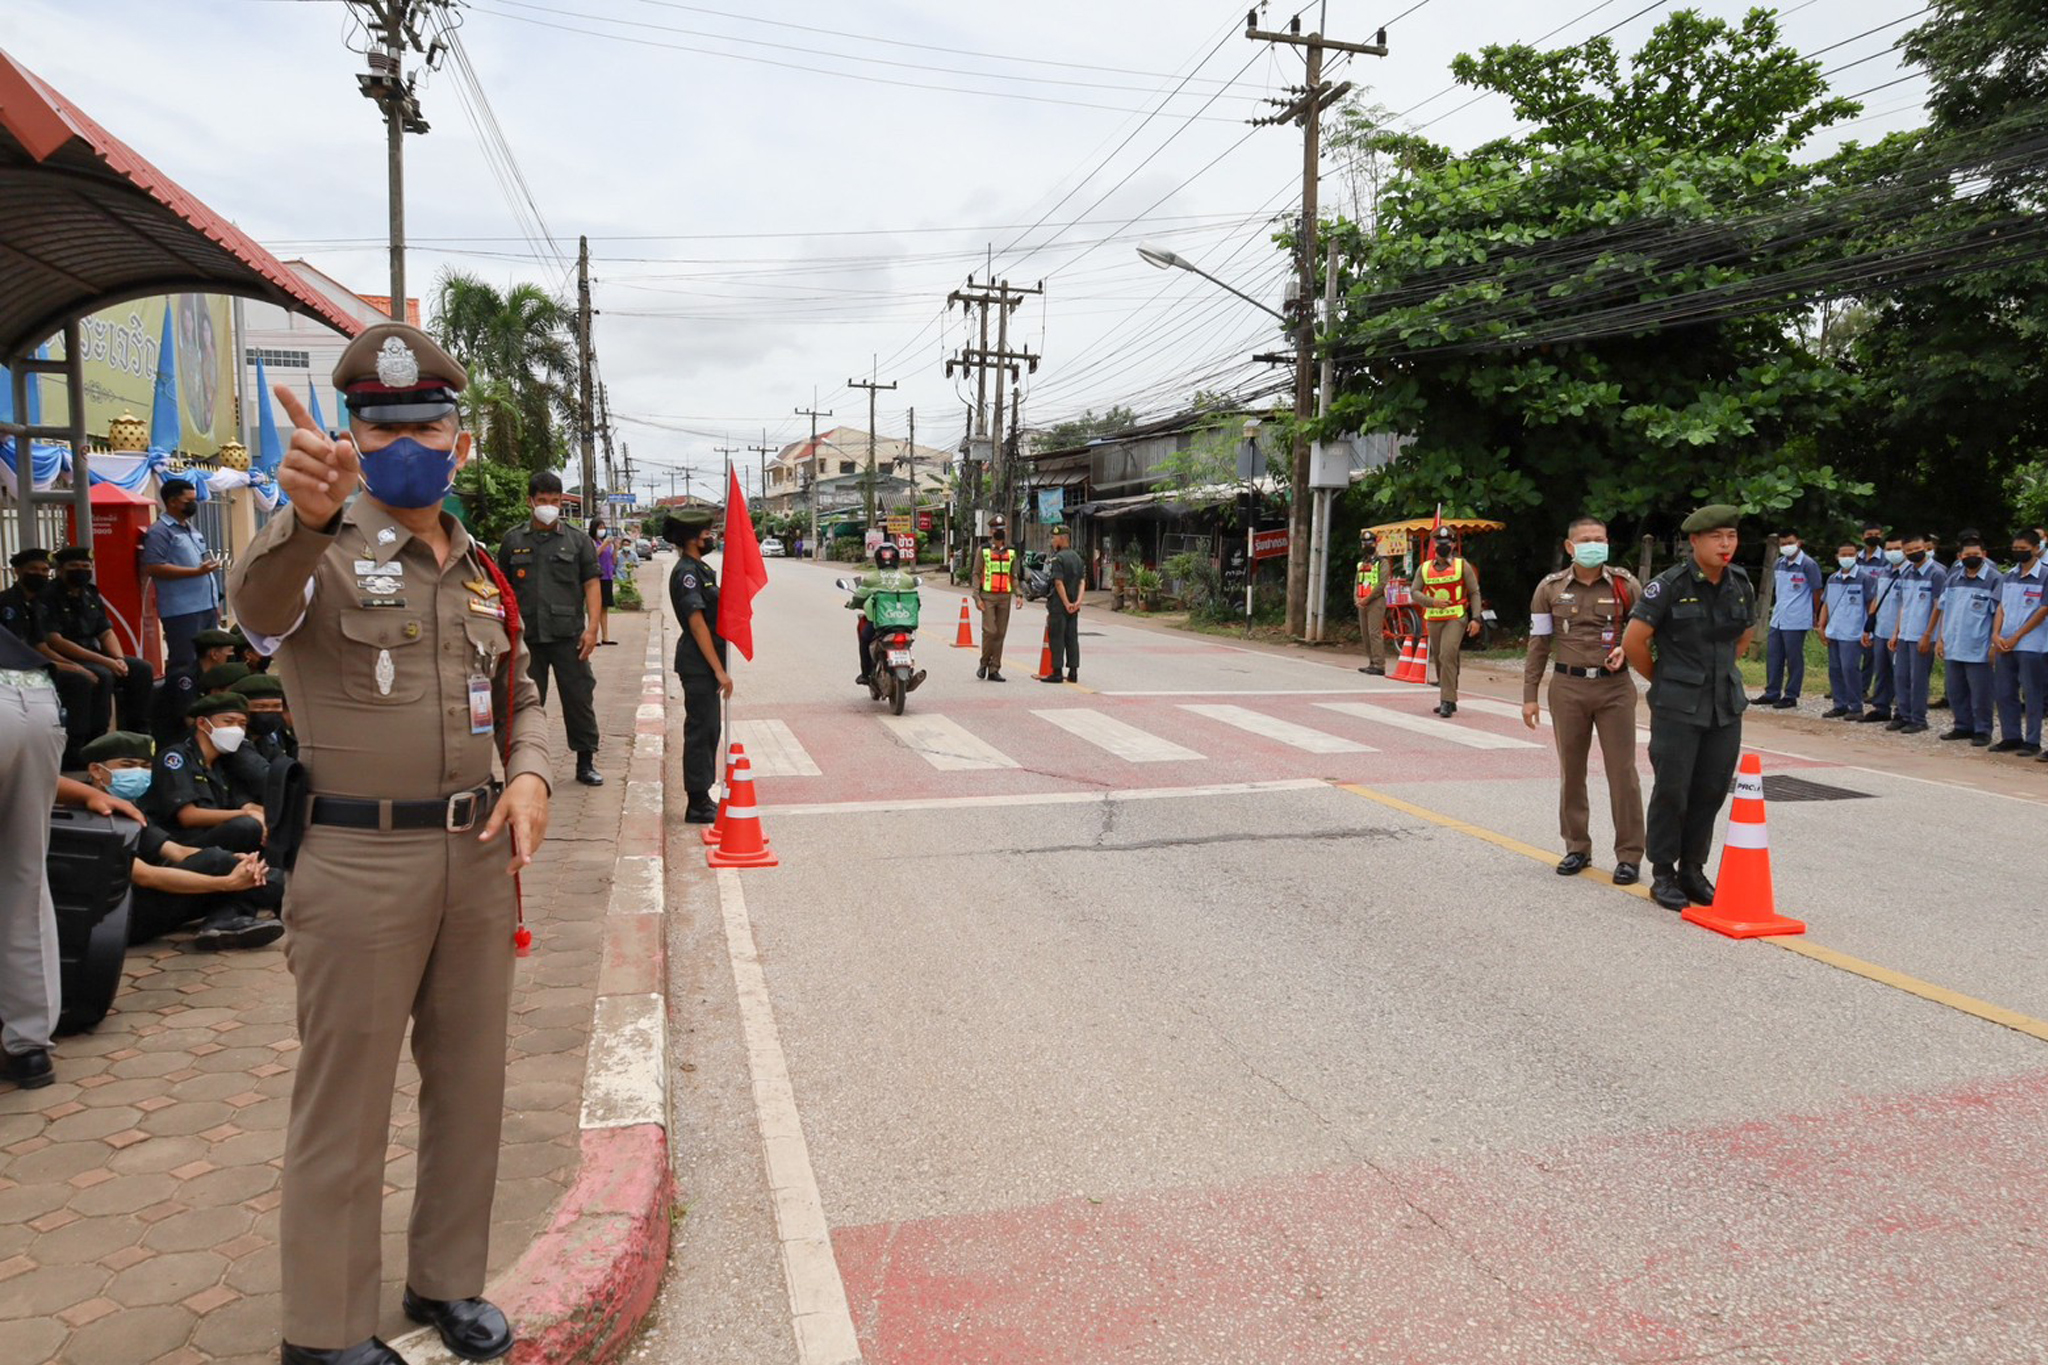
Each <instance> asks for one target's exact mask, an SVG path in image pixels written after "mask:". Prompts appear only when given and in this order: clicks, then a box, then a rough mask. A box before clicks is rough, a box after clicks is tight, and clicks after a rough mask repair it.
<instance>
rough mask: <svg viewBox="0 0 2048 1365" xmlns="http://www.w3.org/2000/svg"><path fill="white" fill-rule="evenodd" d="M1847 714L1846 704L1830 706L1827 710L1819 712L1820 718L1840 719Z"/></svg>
mask: <svg viewBox="0 0 2048 1365" xmlns="http://www.w3.org/2000/svg"><path fill="white" fill-rule="evenodd" d="M1848 714H1849V708H1848V707H1846V706H1830V707H1829V708H1828V709H1827V710H1825V711H1823V712H1821V713H1820V718H1821V719H1822V720H1840V719H1841V718H1842V717H1843V716H1846V715H1848Z"/></svg>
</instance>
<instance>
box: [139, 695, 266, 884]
mask: <svg viewBox="0 0 2048 1365" xmlns="http://www.w3.org/2000/svg"><path fill="white" fill-rule="evenodd" d="M248 706H249V703H248V701H247V700H246V699H245V698H243V697H241V696H239V695H237V694H235V693H232V692H213V693H209V694H208V695H206V696H203V697H201V698H200V699H199V700H198V701H195V702H193V703H192V707H191V710H190V712H189V713H188V714H190V716H191V717H192V733H191V735H190V736H188V737H187V738H185V739H182V740H180V741H179V742H178V743H176V744H173V745H171V746H170V747H169V748H167V749H165V750H164V751H163V752H162V753H160V754H158V755H157V756H156V768H155V772H154V775H153V776H152V777H151V778H150V784H149V798H148V802H147V804H145V805H144V807H143V809H144V810H145V811H146V812H147V813H148V815H149V817H150V819H151V820H153V821H155V822H157V823H158V824H161V825H162V826H163V827H164V828H165V829H166V830H169V831H170V832H171V833H173V834H174V835H176V836H177V837H178V839H179V840H180V841H181V842H183V843H187V844H191V845H193V846H194V847H197V848H224V849H227V850H228V851H229V852H232V853H255V852H257V851H258V850H260V849H261V848H262V847H263V843H264V839H265V837H266V835H267V833H268V830H267V827H266V825H265V821H264V816H263V777H264V765H263V764H262V763H260V762H256V761H253V759H254V756H253V755H246V754H241V748H242V743H243V740H244V739H245V738H246V737H247V735H248V732H249V710H248ZM237 755H240V757H237Z"/></svg>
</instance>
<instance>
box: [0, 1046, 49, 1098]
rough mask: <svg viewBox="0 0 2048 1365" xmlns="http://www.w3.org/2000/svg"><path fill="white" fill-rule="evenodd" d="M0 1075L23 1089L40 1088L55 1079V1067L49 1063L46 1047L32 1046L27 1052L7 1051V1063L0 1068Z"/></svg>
mask: <svg viewBox="0 0 2048 1365" xmlns="http://www.w3.org/2000/svg"><path fill="white" fill-rule="evenodd" d="M0 1076H5V1077H6V1078H7V1079H8V1080H10V1081H13V1082H14V1083H15V1084H16V1085H18V1086H20V1087H21V1088H22V1089H23V1090H41V1089H42V1088H43V1087H44V1086H46V1085H48V1084H49V1083H50V1082H51V1081H54V1080H56V1079H57V1069H56V1068H55V1067H53V1066H51V1065H50V1050H49V1049H48V1048H46V1047H33V1048H30V1049H29V1050H28V1051H27V1052H10V1053H8V1054H7V1064H6V1066H5V1068H0Z"/></svg>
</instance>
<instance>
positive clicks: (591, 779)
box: [576, 754, 604, 787]
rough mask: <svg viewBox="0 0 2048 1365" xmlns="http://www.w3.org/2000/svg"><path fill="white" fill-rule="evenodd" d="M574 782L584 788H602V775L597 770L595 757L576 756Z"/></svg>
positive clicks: (588, 755) (590, 755)
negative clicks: (579, 783)
mask: <svg viewBox="0 0 2048 1365" xmlns="http://www.w3.org/2000/svg"><path fill="white" fill-rule="evenodd" d="M576 780H577V781H578V782H581V783H582V784H583V785H584V786H586V787H602V786H603V785H604V774H603V773H601V772H599V771H598V770H597V759H596V756H595V755H592V754H578V755H576Z"/></svg>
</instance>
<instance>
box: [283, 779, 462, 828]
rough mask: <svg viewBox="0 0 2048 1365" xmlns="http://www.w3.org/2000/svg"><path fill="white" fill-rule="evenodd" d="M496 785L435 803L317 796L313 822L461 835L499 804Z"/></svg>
mask: <svg viewBox="0 0 2048 1365" xmlns="http://www.w3.org/2000/svg"><path fill="white" fill-rule="evenodd" d="M498 795H499V788H498V785H497V784H496V783H495V782H486V783H484V785H482V786H481V787H474V788H471V789H470V790H469V791H461V792H457V793H455V795H453V796H444V797H442V798H440V799H439V800H436V801H368V800H364V799H362V798H360V797H354V796H316V797H314V798H313V811H312V816H311V819H312V822H313V823H314V824H316V825H339V826H341V827H342V828H344V829H377V830H384V829H445V830H447V831H448V832H449V833H450V834H462V833H465V832H467V831H468V830H471V829H474V828H475V827H476V824H477V822H478V821H479V820H482V819H484V818H485V817H486V816H488V815H489V814H490V813H491V807H493V806H495V805H497V804H498Z"/></svg>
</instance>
